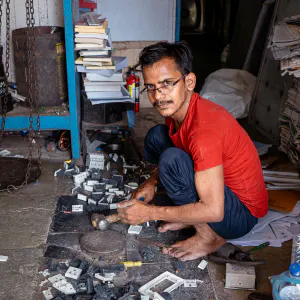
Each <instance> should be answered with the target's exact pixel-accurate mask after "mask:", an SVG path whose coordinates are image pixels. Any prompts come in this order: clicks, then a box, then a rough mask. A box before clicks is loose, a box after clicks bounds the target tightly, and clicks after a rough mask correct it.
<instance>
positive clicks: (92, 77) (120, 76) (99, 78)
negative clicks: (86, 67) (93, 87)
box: [86, 71, 124, 82]
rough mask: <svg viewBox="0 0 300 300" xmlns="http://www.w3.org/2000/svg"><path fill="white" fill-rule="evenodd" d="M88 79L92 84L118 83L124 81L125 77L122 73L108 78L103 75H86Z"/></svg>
mask: <svg viewBox="0 0 300 300" xmlns="http://www.w3.org/2000/svg"><path fill="white" fill-rule="evenodd" d="M86 79H87V80H88V81H90V82H95V81H102V82H117V81H119V82H120V81H124V77H123V74H122V72H121V71H119V72H116V73H114V74H112V75H111V76H106V75H102V74H95V73H86Z"/></svg>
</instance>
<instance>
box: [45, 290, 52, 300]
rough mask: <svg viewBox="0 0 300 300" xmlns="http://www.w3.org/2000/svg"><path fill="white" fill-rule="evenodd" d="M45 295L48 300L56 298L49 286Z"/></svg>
mask: <svg viewBox="0 0 300 300" xmlns="http://www.w3.org/2000/svg"><path fill="white" fill-rule="evenodd" d="M43 295H44V297H45V299H46V300H51V299H53V298H54V296H53V295H52V293H51V288H49V289H48V290H46V291H43Z"/></svg>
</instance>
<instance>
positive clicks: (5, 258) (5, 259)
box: [0, 255, 8, 262]
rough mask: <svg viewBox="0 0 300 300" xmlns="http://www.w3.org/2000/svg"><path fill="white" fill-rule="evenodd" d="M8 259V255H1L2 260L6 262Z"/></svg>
mask: <svg viewBox="0 0 300 300" xmlns="http://www.w3.org/2000/svg"><path fill="white" fill-rule="evenodd" d="M7 260H8V256H5V255H0V261H1V262H6V261H7Z"/></svg>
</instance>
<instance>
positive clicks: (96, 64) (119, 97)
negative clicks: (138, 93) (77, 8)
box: [75, 12, 133, 105]
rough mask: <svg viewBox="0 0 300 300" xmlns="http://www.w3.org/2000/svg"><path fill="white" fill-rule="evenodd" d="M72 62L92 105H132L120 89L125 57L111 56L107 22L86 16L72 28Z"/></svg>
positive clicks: (91, 15) (126, 63) (124, 90)
mask: <svg viewBox="0 0 300 300" xmlns="http://www.w3.org/2000/svg"><path fill="white" fill-rule="evenodd" d="M75 50H76V51H78V53H79V56H78V58H77V59H76V61H75V64H76V67H77V72H80V73H82V79H83V87H84V91H83V92H84V96H85V97H86V98H87V99H88V100H90V101H91V103H92V104H93V105H95V104H103V103H115V102H116V103H118V102H132V101H133V100H132V99H131V98H130V95H129V93H128V91H127V90H126V88H125V87H124V85H125V84H126V82H125V81H124V78H123V75H122V69H123V68H125V67H127V66H128V61H127V58H126V57H115V56H112V53H111V50H112V40H111V35H110V30H109V28H108V21H107V20H106V18H105V17H104V16H103V15H101V14H97V13H94V12H92V13H87V14H84V15H83V16H82V18H81V19H80V21H79V22H77V23H76V25H75Z"/></svg>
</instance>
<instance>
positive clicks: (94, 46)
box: [75, 43, 105, 50]
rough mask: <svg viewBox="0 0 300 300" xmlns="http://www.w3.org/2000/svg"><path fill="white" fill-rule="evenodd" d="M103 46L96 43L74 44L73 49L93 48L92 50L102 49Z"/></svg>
mask: <svg viewBox="0 0 300 300" xmlns="http://www.w3.org/2000/svg"><path fill="white" fill-rule="evenodd" d="M104 47H105V46H101V45H98V44H78V43H76V44H75V50H88V49H94V50H103V49H104Z"/></svg>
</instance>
